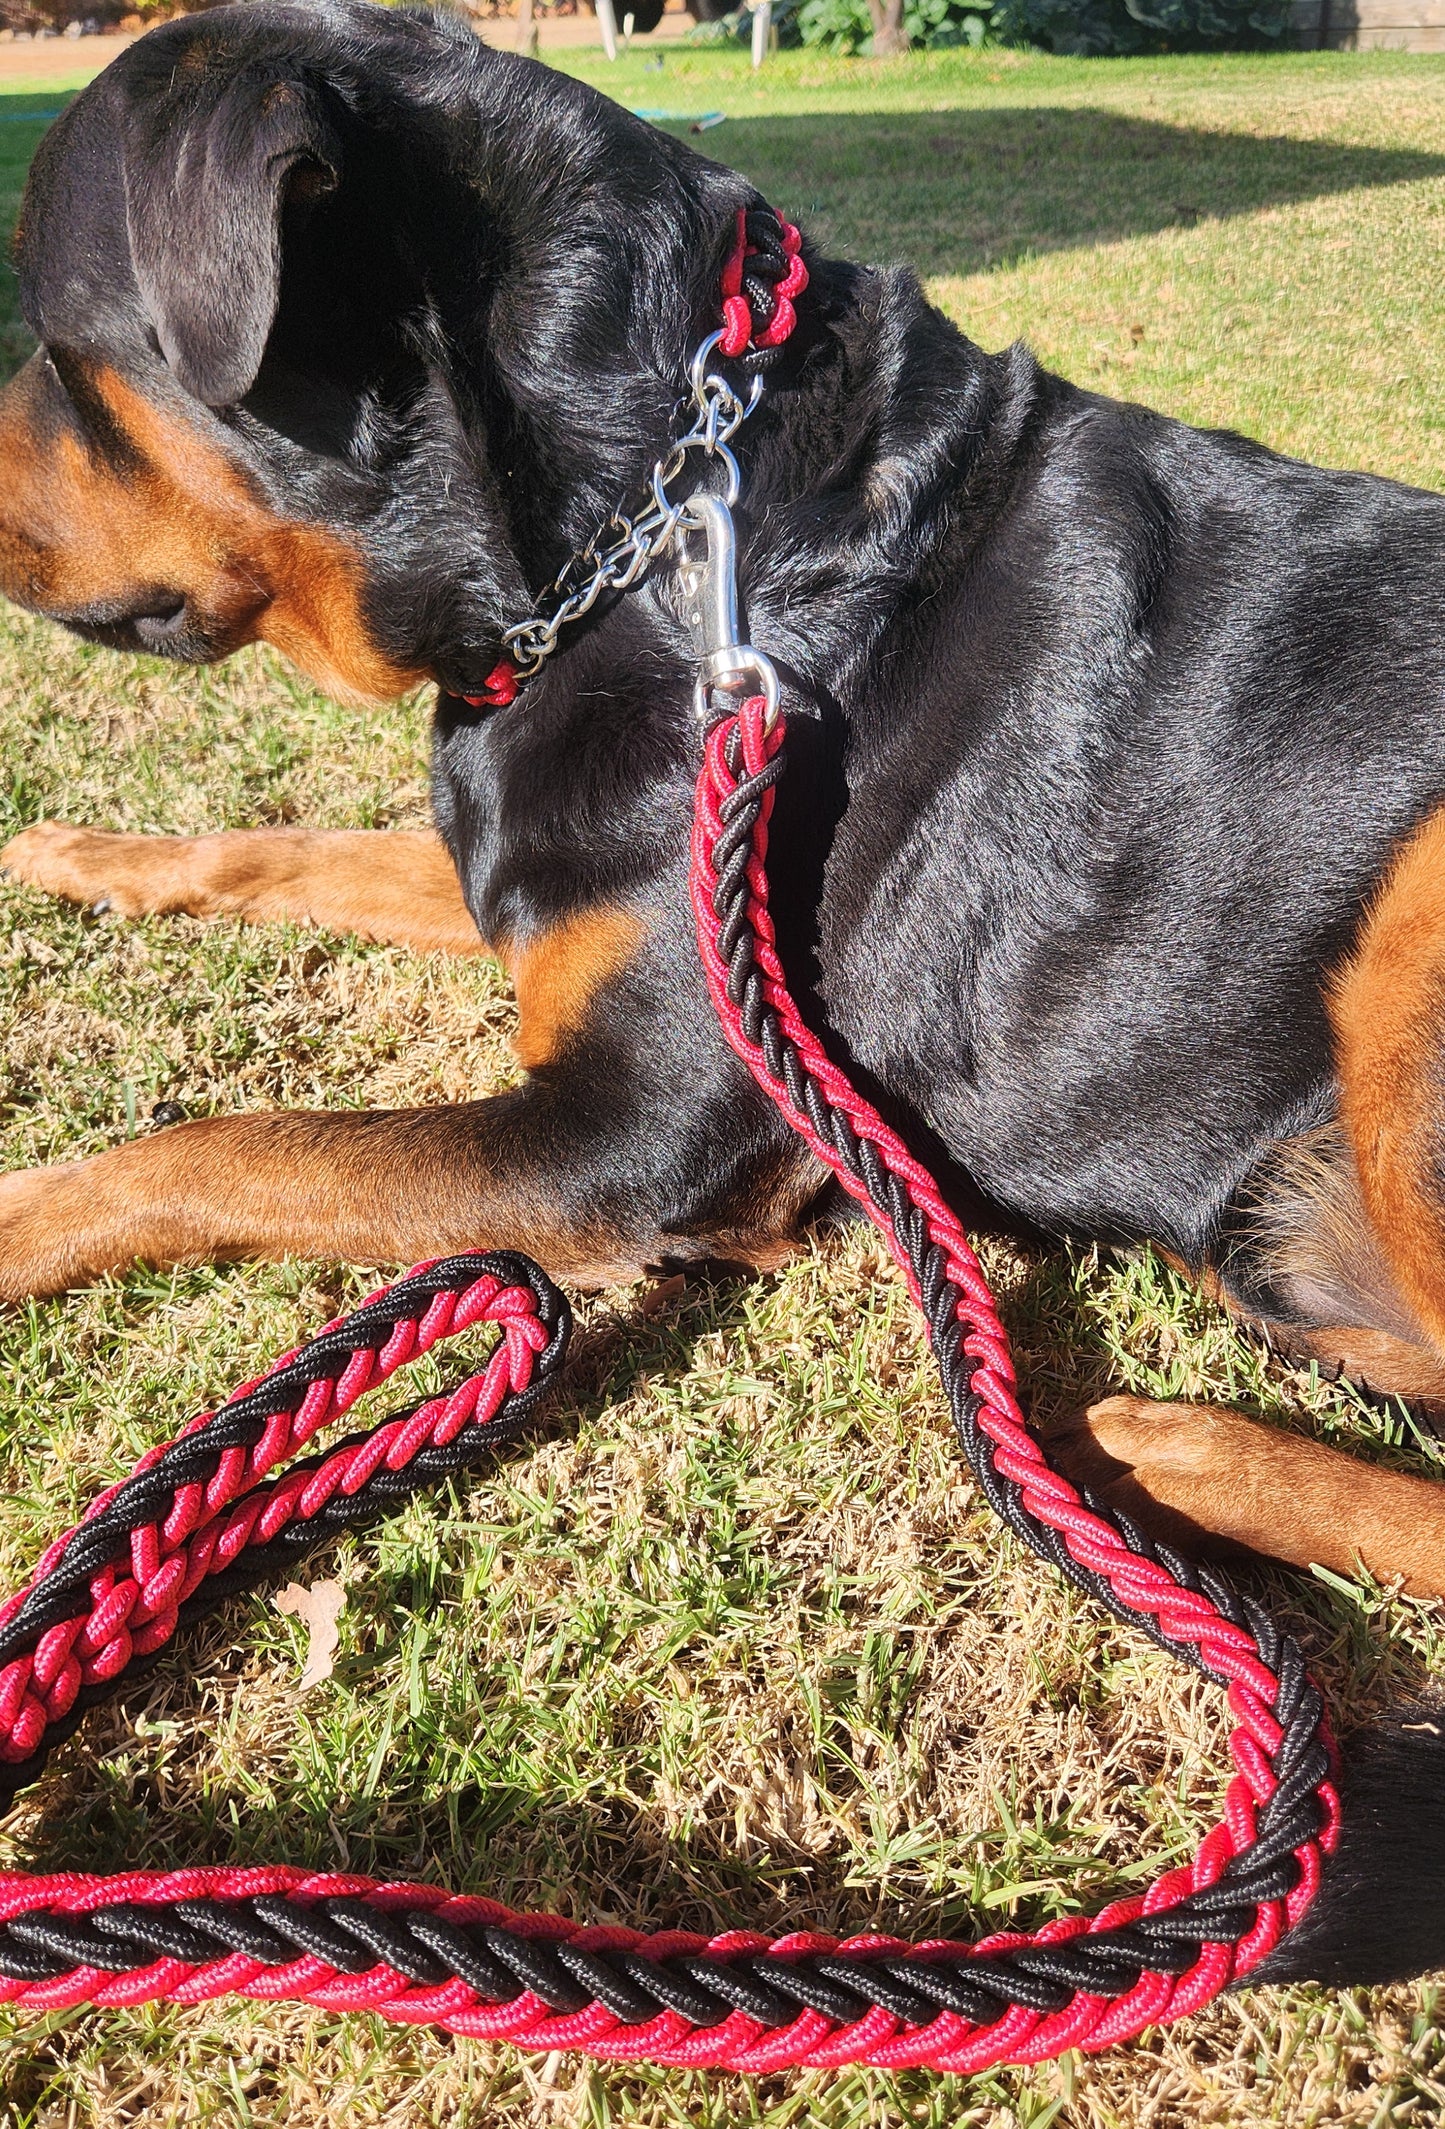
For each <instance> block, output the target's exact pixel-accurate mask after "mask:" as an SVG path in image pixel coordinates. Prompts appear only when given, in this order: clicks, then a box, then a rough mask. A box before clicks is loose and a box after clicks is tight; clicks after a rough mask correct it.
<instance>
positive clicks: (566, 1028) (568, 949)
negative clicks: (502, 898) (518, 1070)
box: [507, 909, 643, 1072]
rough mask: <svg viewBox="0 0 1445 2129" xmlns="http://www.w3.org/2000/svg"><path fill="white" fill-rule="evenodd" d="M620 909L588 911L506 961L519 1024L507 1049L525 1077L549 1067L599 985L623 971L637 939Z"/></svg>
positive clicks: (635, 924) (632, 919)
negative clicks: (510, 973)
mask: <svg viewBox="0 0 1445 2129" xmlns="http://www.w3.org/2000/svg"><path fill="white" fill-rule="evenodd" d="M642 929H643V927H642V924H641V921H640V920H639V919H638V918H637V917H636V916H634V915H633V914H632V912H631V911H630V910H625V909H589V910H584V911H583V912H582V914H581V915H580V916H576V917H569V918H568V919H567V921H566V922H565V923H563V924H559V925H557V926H556V927H555V928H554V929H553V930H552V931H549V932H545V933H544V934H543V935H542V937H541V938H539V939H532V940H529V941H528V943H527V944H526V945H525V946H524V947H521V948H519V949H517V950H516V951H515V952H514V953H511V954H509V955H508V956H507V962H508V966H509V968H510V969H511V972H512V983H513V987H514V989H515V991H516V994H517V1011H518V1014H519V1016H520V1021H521V1025H520V1026H519V1028H518V1030H517V1035H516V1039H515V1041H514V1042H513V1044H512V1048H513V1050H514V1051H515V1053H516V1056H517V1061H518V1063H519V1064H522V1065H525V1066H526V1068H527V1070H528V1071H529V1072H531V1071H535V1070H536V1068H537V1067H538V1066H539V1065H545V1064H550V1063H551V1062H552V1061H553V1059H554V1058H555V1057H556V1056H557V1054H558V1052H559V1051H560V1050H561V1049H562V1047H563V1045H564V1044H565V1042H566V1040H567V1037H568V1036H569V1035H572V1034H575V1033H576V1031H577V1029H578V1028H580V1027H581V1025H582V1023H583V1021H584V1020H585V1019H586V1017H587V1009H588V1007H589V1006H590V1005H591V1003H592V1000H593V998H594V997H595V996H596V994H597V992H598V990H599V989H600V988H601V986H602V985H603V984H604V983H605V982H606V981H607V980H608V978H609V977H610V976H615V975H616V974H617V972H618V970H619V969H622V968H625V967H626V965H627V963H628V962H629V961H630V960H631V959H632V956H633V954H634V953H635V952H636V950H637V945H638V941H639V940H640V939H641V937H642Z"/></svg>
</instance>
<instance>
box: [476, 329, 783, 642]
mask: <svg viewBox="0 0 1445 2129" xmlns="http://www.w3.org/2000/svg"><path fill="white" fill-rule="evenodd" d="M722 337H723V336H722V334H721V333H720V332H717V333H709V334H708V337H707V338H706V340H704V341H703V343H702V345H701V346H700V347H699V348H698V350H697V352H696V354H695V355H694V356H693V358H692V361H691V363H690V364H689V365H688V383H689V385H690V387H691V393H692V397H691V402H690V404H691V408H692V411H693V414H694V420H693V425H692V427H691V428H690V429H689V430H688V431H687V433H686V435H684V436H680V437H679V438H678V439H677V441H676V443H674V444H673V445H672V446H671V448H670V449H669V450H668V452H667V453H666V455H665V456H664V457H662V458H660V459H659V460H658V461H657V463H656V465H655V466H654V467H653V469H652V473H651V475H650V477H649V479H648V481H647V483H646V486H645V487H644V489H643V491H642V497H641V501H640V504H639V505H638V507H637V509H636V512H635V513H634V514H633V515H631V516H629V515H628V513H627V512H626V511H625V510H622V509H617V510H614V511H613V513H612V515H611V516H610V517H609V518H608V519H607V521H606V523H605V524H603V525H600V526H599V527H598V529H597V531H596V532H595V533H594V534H593V535H592V538H591V539H590V540H589V541H588V542H587V545H586V546H585V547H583V548H580V549H579V550H578V552H577V553H576V554H574V555H573V556H572V557H571V559H570V560H569V561H567V562H565V563H564V564H563V566H562V568H561V569H560V570H559V571H558V572H557V575H556V576H555V577H554V578H553V580H552V582H551V583H550V584H549V585H548V586H547V589H546V590H545V591H544V592H543V593H542V594H541V596H540V598H539V599H538V601H537V604H536V607H535V608H534V610H533V611H532V613H531V614H529V615H528V617H527V619H526V620H525V621H518V622H516V623H515V624H514V625H513V626H512V627H511V628H509V629H506V630H504V631H503V635H502V641H503V642H504V644H505V645H506V647H507V653H508V656H509V657H510V658H511V660H512V663H513V665H514V666H515V668H516V673H517V678H518V679H519V680H530V679H531V677H532V675H533V674H534V673H538V672H540V671H541V669H542V667H543V665H544V664H545V663H546V661H547V660H548V659H549V658H550V657H551V655H552V653H553V651H554V650H555V649H556V648H557V639H558V637H559V636H560V635H561V633H562V630H563V629H564V628H567V627H569V626H570V625H571V623H572V622H574V621H580V620H581V618H582V616H583V615H584V614H585V613H590V611H591V610H592V608H593V607H594V606H595V605H596V604H597V601H598V600H599V599H600V598H601V597H602V594H603V593H604V592H607V591H628V590H630V588H631V587H632V586H633V585H634V584H636V583H637V582H638V581H639V580H640V579H641V577H642V576H643V575H644V574H645V573H646V571H647V570H649V569H650V568H651V567H652V564H653V563H654V562H656V561H658V560H659V559H660V558H661V557H662V556H663V555H665V554H667V553H668V551H669V550H670V549H671V548H672V546H673V545H674V543H675V542H676V540H677V535H678V527H679V526H680V525H681V523H682V519H683V514H684V512H685V511H686V509H687V506H688V500H689V497H688V495H684V496H682V497H681V499H678V498H677V497H675V496H674V495H673V493H672V490H673V488H674V487H675V485H676V484H677V482H678V481H679V479H680V478H681V476H682V474H683V472H684V470H685V468H686V466H687V463H688V460H689V458H690V457H691V456H692V454H693V453H694V452H700V453H701V454H702V456H703V458H704V459H705V460H711V461H713V462H714V463H716V464H718V465H720V466H721V467H722V469H723V472H724V473H725V475H726V477H727V485H726V487H725V488H724V490H723V500H724V501H725V502H726V503H727V504H728V505H729V507H731V506H732V505H733V504H734V503H736V501H737V499H738V496H739V494H740V493H741V490H742V474H741V472H740V470H739V467H738V462H737V459H736V457H735V456H734V454H733V452H732V451H731V449H730V448H729V446H730V445H731V442H732V439H733V438H734V437H735V436H736V435H737V433H738V430H739V429H740V428H741V427H742V425H743V423H744V422H745V421H746V420H747V418H748V416H749V415H750V414H751V413H752V412H753V410H754V408H755V407H756V406H757V404H758V401H759V400H760V399H761V397H762V392H763V380H762V378H761V377H754V378H753V380H752V384H751V386H750V388H749V390H748V392H747V394H746V396H744V395H743V394H742V393H740V392H738V391H736V390H735V389H734V387H733V386H732V385H731V384H729V383H728V380H727V379H726V377H721V376H719V375H718V373H717V371H716V370H710V369H709V368H708V361H709V359H710V357H711V356H712V353H713V350H714V349H715V348H716V347H717V345H718V343H719V342H720V341H721V339H722ZM685 404H686V403H685Z"/></svg>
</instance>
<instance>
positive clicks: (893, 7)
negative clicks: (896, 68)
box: [868, 0, 908, 59]
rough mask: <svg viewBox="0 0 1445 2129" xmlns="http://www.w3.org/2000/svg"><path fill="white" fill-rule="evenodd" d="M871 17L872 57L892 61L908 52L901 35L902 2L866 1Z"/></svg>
mask: <svg viewBox="0 0 1445 2129" xmlns="http://www.w3.org/2000/svg"><path fill="white" fill-rule="evenodd" d="M868 12H869V14H870V15H871V16H872V17H873V57H874V58H875V59H894V58H896V57H897V55H898V54H899V53H900V52H906V51H907V50H908V39H907V38H906V37H905V36H904V34H903V0H868Z"/></svg>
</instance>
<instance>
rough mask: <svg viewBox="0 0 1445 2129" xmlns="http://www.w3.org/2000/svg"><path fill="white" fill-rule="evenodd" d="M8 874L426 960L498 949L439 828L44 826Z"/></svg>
mask: <svg viewBox="0 0 1445 2129" xmlns="http://www.w3.org/2000/svg"><path fill="white" fill-rule="evenodd" d="M0 865H3V866H4V867H5V869H6V871H7V872H8V873H9V874H10V876H11V878H12V879H16V880H20V881H23V882H24V884H25V885H26V886H27V887H39V888H41V889H42V890H43V891H44V892H45V893H46V894H55V895H61V896H63V897H64V899H65V900H66V901H68V902H84V903H86V904H88V905H89V906H90V907H91V908H93V909H97V910H107V909H109V910H114V911H116V912H117V914H118V915H121V916H127V917H138V916H144V915H157V916H164V915H169V914H173V913H179V914H182V915H185V916H190V917H245V918H247V919H249V920H250V921H251V922H257V921H267V920H273V919H276V918H290V919H291V920H292V921H294V922H296V923H300V924H319V925H323V926H324V927H325V928H326V929H327V930H328V931H342V932H348V931H349V932H355V933H357V935H358V936H359V937H360V938H363V939H381V940H385V941H388V942H390V943H392V944H394V945H398V946H411V947H415V948H416V949H417V950H418V951H419V952H423V953H428V952H443V953H452V954H481V953H485V952H486V951H487V947H486V943H485V941H484V940H483V939H482V936H481V934H480V932H479V931H478V930H477V927H476V925H475V924H474V923H473V922H472V919H471V916H470V914H469V913H468V910H467V905H466V903H465V902H464V901H463V900H462V890H461V885H460V883H459V881H458V879H457V874H456V868H455V866H454V865H453V863H452V860H451V855H450V853H449V851H448V850H447V848H446V845H445V844H444V843H443V842H442V840H441V838H440V837H439V836H437V835H434V834H433V833H432V832H431V830H430V829H420V828H389V829H365V828H362V829H345V828H342V829H316V828H237V829H232V830H229V831H227V832H226V833H224V834H220V835H114V834H111V833H109V832H108V831H107V830H105V829H101V828H73V827H71V826H70V825H69V823H68V822H66V821H37V822H36V824H35V826H34V827H33V828H25V829H22V830H21V832H20V834H19V835H17V836H14V837H12V839H11V841H10V842H9V843H7V844H6V846H5V848H4V849H3V850H0Z"/></svg>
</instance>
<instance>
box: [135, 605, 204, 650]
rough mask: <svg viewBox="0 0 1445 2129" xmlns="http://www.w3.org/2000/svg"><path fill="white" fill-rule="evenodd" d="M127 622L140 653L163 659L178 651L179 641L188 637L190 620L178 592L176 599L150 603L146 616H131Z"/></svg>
mask: <svg viewBox="0 0 1445 2129" xmlns="http://www.w3.org/2000/svg"><path fill="white" fill-rule="evenodd" d="M127 619H128V620H129V622H130V626H131V628H132V629H133V630H134V632H135V639H136V642H137V643H138V644H139V645H140V647H141V649H142V650H147V651H154V652H156V653H158V654H159V655H160V656H164V655H165V653H166V652H167V651H169V650H173V649H174V648H175V645H176V641H177V638H178V637H181V636H184V635H185V633H186V630H187V628H188V626H189V621H190V616H189V614H188V612H187V610H186V602H185V600H184V598H183V597H182V596H181V595H180V593H179V592H178V593H176V594H175V596H174V597H160V598H151V599H148V600H147V602H146V606H145V610H144V612H143V613H133V614H130V615H128V616H127Z"/></svg>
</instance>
